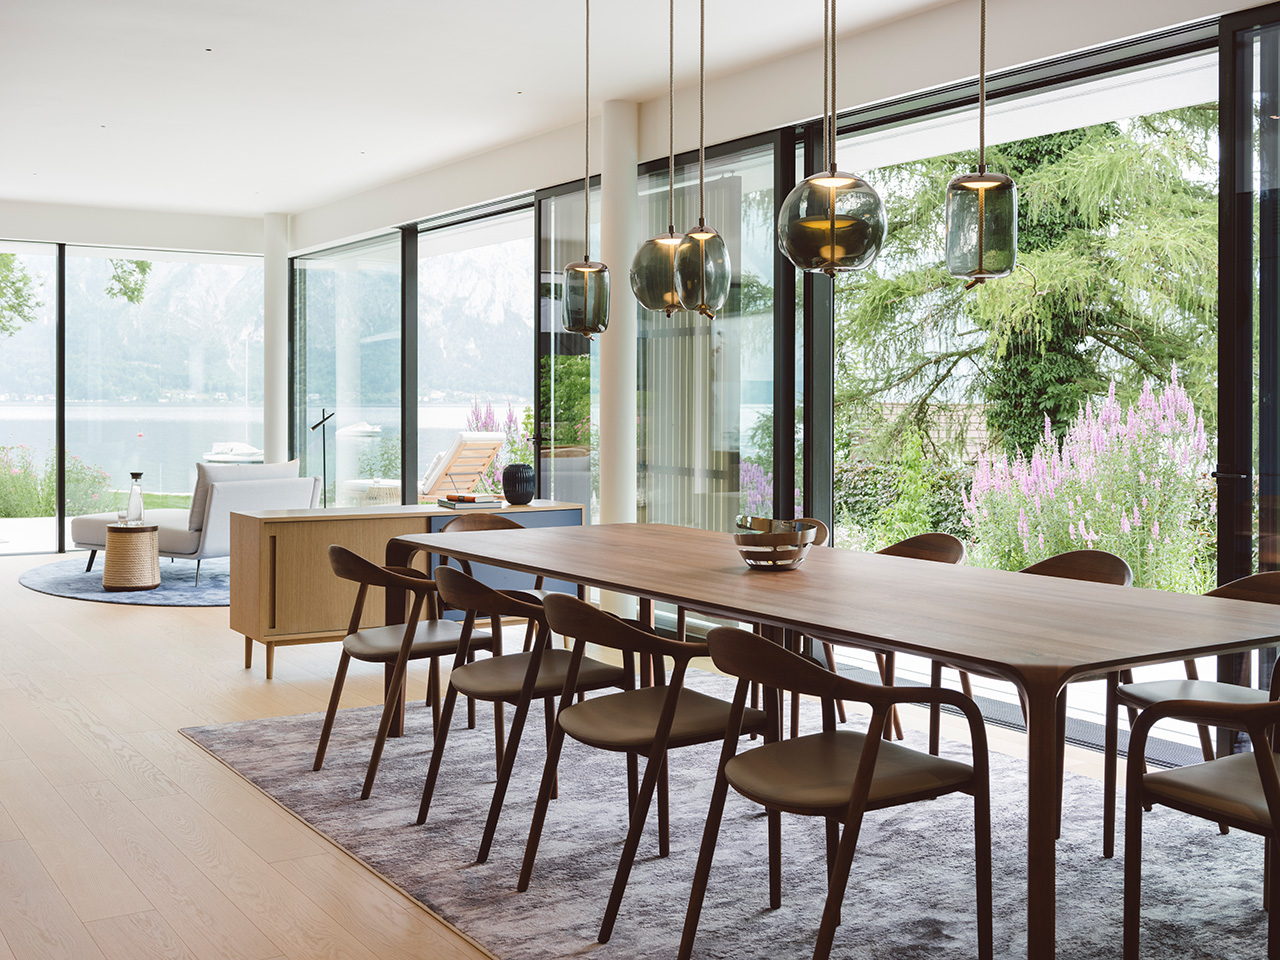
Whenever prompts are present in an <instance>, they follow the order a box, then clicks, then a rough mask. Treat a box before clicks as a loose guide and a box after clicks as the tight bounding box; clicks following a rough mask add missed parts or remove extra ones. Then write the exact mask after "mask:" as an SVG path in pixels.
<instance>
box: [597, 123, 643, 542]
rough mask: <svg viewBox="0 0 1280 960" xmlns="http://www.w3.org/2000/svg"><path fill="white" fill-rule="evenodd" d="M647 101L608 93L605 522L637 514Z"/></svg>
mask: <svg viewBox="0 0 1280 960" xmlns="http://www.w3.org/2000/svg"><path fill="white" fill-rule="evenodd" d="M639 121H640V110H639V106H638V105H637V104H635V103H632V102H631V101H628V100H607V101H605V105H604V122H603V123H602V125H601V126H602V131H601V132H602V136H601V138H600V142H601V143H602V144H603V148H602V153H603V156H602V158H601V166H600V171H601V175H600V185H601V186H600V255H601V258H602V259H603V261H604V262H605V263H606V264H607V265H608V267H609V277H610V289H611V294H610V299H609V329H608V330H606V331H605V332H604V333H603V334H601V335H600V338H599V339H600V522H601V523H634V522H635V519H636V332H637V331H636V301H635V297H634V296H633V295H632V293H631V282H630V280H629V279H628V276H629V273H630V270H631V258H632V257H634V256H635V253H636V236H635V232H636V189H637V185H636V165H637V164H638V163H639V133H638V127H639Z"/></svg>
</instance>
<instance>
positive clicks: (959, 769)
mask: <svg viewBox="0 0 1280 960" xmlns="http://www.w3.org/2000/svg"><path fill="white" fill-rule="evenodd" d="M865 741H866V736H865V735H864V734H861V733H856V732H854V731H852V730H833V731H828V732H826V733H817V734H813V735H811V736H807V737H798V738H796V739H794V740H784V741H781V742H779V743H767V744H765V745H764V746H761V747H756V748H755V749H754V750H748V751H747V752H746V753H742V754H739V755H738V756H736V757H734V758H733V759H732V760H730V761H729V762H728V764H727V765H726V766H725V776H727V777H728V778H729V782H730V783H731V784H733V787H734V789H735V790H737V791H738V792H739V793H741V794H743V795H744V796H746V797H747V798H749V799H751V800H754V801H755V802H756V803H759V804H762V805H764V806H767V807H775V808H777V809H779V810H784V811H788V812H794V813H810V812H813V811H820V810H826V811H832V812H837V811H839V812H843V811H844V809H845V808H846V807H848V805H849V798H850V797H851V796H852V794H853V778H854V774H855V773H856V772H857V769H858V761H859V759H860V758H861V757H862V746H863V743H864V742H865ZM973 776H974V773H973V767H971V766H969V765H968V764H964V763H959V762H957V761H955V760H947V759H944V758H942V757H935V756H932V755H930V754H927V753H919V752H917V751H915V750H911V749H909V748H907V747H903V746H899V745H898V744H896V743H893V742H892V741H882V742H881V743H880V752H879V754H878V755H877V756H876V772H875V778H874V780H873V781H872V784H871V793H870V796H869V797H868V800H867V808H868V809H874V808H876V807H881V806H889V805H892V804H899V803H904V802H908V801H910V800H912V799H920V798H924V797H931V796H941V795H943V794H946V793H952V792H954V791H957V790H965V789H967V788H969V786H970V785H971V784H972V783H973Z"/></svg>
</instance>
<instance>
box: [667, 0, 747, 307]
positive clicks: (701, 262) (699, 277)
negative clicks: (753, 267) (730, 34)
mask: <svg viewBox="0 0 1280 960" xmlns="http://www.w3.org/2000/svg"><path fill="white" fill-rule="evenodd" d="M706 61H707V0H699V3H698V225H697V226H696V227H694V228H693V229H692V230H690V231H689V232H688V233H686V234H685V235H684V239H683V240H681V241H680V244H679V246H677V247H676V284H677V289H678V290H679V293H680V305H681V306H682V307H684V308H685V309H686V310H697V311H698V313H700V314H702V315H703V316H704V317H707V318H709V319H714V318H715V315H716V311H717V310H719V309H720V308H721V307H723V306H724V302H725V301H726V300H728V299H729V283H730V281H731V280H732V279H733V277H732V270H731V269H730V265H729V248H728V247H726V246H725V242H724V237H722V236H720V234H719V233H717V232H716V231H715V230H714V229H712V228H711V227H708V226H707V198H706V187H705V174H706V165H707V164H706V150H705V148H704V139H705V132H706V131H705V126H706V123H705V120H706V96H705V93H706Z"/></svg>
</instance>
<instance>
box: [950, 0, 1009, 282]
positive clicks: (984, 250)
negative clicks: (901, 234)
mask: <svg viewBox="0 0 1280 960" xmlns="http://www.w3.org/2000/svg"><path fill="white" fill-rule="evenodd" d="M979 20H980V26H979V28H978V172H977V173H965V174H961V175H960V176H958V177H956V178H955V179H954V180H952V181H951V182H950V183H949V184H947V243H946V247H947V272H948V273H950V274H951V275H952V276H953V277H960V278H961V279H964V280H968V281H969V282H968V283H967V284H965V289H966V290H968V289H971V288H973V287H975V286H977V285H978V284H980V283H982V282H984V281H986V280H993V279H996V278H999V277H1007V276H1008V275H1009V274H1011V273H1012V272H1013V268H1014V266H1016V265H1017V262H1018V187H1017V186H1016V185H1015V184H1014V182H1013V181H1012V180H1011V179H1009V178H1008V177H1006V176H1005V175H1004V174H1002V173H991V172H989V171H988V170H987V131H986V119H987V0H981V3H980V14H979Z"/></svg>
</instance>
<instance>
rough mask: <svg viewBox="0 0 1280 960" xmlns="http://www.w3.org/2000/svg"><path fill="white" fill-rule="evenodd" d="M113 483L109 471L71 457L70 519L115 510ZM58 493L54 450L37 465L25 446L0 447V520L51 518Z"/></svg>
mask: <svg viewBox="0 0 1280 960" xmlns="http://www.w3.org/2000/svg"><path fill="white" fill-rule="evenodd" d="M110 480H111V475H110V474H109V473H107V471H105V470H103V469H101V468H99V467H95V466H93V465H91V464H88V463H85V462H84V461H83V460H81V459H80V458H79V457H76V456H72V457H68V458H67V506H66V509H67V515H68V516H72V517H77V516H80V515H82V514H86V513H102V512H104V511H108V510H112V509H115V508H116V507H117V506H118V504H117V500H120V496H119V495H118V494H117V495H116V496H115V497H112V496H110V495H109V494H108V491H107V484H108V483H109V482H110ZM57 493H58V460H57V455H56V454H55V453H54V452H53V451H52V450H50V451H49V453H48V455H47V456H46V457H45V460H44V463H43V464H38V463H37V462H36V459H35V455H34V453H33V451H32V449H31V447H29V446H27V445H26V444H20V445H17V446H11V447H0V517H52V516H53V515H54V504H55V502H56V499H57Z"/></svg>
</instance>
